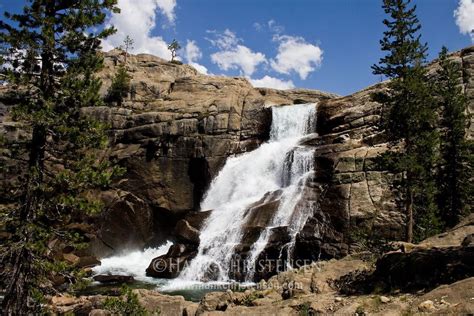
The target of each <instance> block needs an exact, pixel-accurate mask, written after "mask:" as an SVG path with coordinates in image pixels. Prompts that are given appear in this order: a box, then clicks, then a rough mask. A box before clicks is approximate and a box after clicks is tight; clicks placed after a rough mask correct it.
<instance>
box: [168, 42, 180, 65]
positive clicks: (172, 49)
mask: <svg viewBox="0 0 474 316" xmlns="http://www.w3.org/2000/svg"><path fill="white" fill-rule="evenodd" d="M168 49H169V50H170V52H171V61H172V62H173V61H175V58H176V55H177V51H178V50H180V49H181V45H180V44H179V42H178V41H177V40H175V39H174V40H173V41H172V42H171V43H169V45H168Z"/></svg>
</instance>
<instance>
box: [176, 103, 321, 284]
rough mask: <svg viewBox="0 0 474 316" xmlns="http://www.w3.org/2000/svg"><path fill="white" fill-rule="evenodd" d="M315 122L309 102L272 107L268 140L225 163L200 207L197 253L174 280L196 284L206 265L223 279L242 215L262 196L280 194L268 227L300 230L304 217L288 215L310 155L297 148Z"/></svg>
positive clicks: (255, 254)
mask: <svg viewBox="0 0 474 316" xmlns="http://www.w3.org/2000/svg"><path fill="white" fill-rule="evenodd" d="M315 120H316V105H315V104H299V105H292V106H281V107H273V108H272V126H271V133H270V140H269V141H268V142H267V143H264V144H263V145H261V146H260V147H259V148H258V149H256V150H254V151H251V152H248V153H244V154H242V155H239V156H235V157H231V158H229V159H227V161H226V164H225V165H224V167H223V169H222V170H221V171H220V172H219V174H218V175H217V177H216V178H215V179H214V180H213V181H212V183H211V186H210V188H209V190H208V191H207V193H206V195H205V197H204V199H203V201H202V203H201V209H202V210H209V209H210V210H212V212H211V215H210V216H209V218H208V219H207V221H206V223H205V224H204V226H203V228H202V229H201V234H200V238H201V240H200V245H199V251H198V255H197V256H196V258H194V259H193V260H192V261H191V263H190V265H189V266H188V267H187V268H186V269H185V270H184V271H183V272H182V274H181V276H180V277H179V279H178V280H176V281H177V282H186V281H188V282H189V281H193V280H194V281H199V280H202V279H203V278H205V274H206V270H207V269H208V267H209V266H210V265H211V264H213V265H214V266H216V267H218V271H219V276H218V279H219V281H227V280H228V279H229V264H230V260H231V259H232V255H233V254H234V247H235V246H236V245H238V244H239V242H240V240H241V238H242V233H243V232H242V229H241V223H242V222H243V221H244V215H245V211H246V210H247V209H248V207H249V206H250V205H251V204H252V203H255V202H257V201H259V200H260V199H261V198H262V197H263V196H264V195H265V194H266V193H268V192H273V191H276V190H279V189H282V191H283V193H282V200H281V203H280V207H279V209H278V211H277V214H276V215H275V218H274V219H273V221H272V226H281V225H282V224H285V225H288V223H290V222H293V221H294V223H295V224H294V225H293V224H291V225H289V228H290V235H291V234H293V233H292V231H296V230H299V229H300V228H301V227H300V226H302V225H301V224H299V223H300V222H301V221H303V220H304V221H306V219H305V218H304V217H305V216H306V215H298V214H294V212H293V210H294V208H295V206H296V203H297V202H298V200H299V196H300V195H301V193H302V188H301V187H302V182H304V180H305V179H306V177H307V175H308V174H309V173H310V171H311V170H312V169H313V162H312V161H313V158H312V156H313V154H312V151H311V150H308V149H306V148H304V147H299V146H298V144H299V142H300V140H301V139H302V138H303V137H304V136H305V135H307V134H309V133H313V132H315ZM300 213H305V212H300ZM296 233H297V232H296ZM296 233H294V235H296ZM268 234H269V232H268V229H267V230H265V231H264V232H263V233H262V235H261V236H260V238H259V244H258V245H257V244H256V245H255V246H254V248H253V249H252V254H251V257H252V258H253V257H255V258H254V259H256V258H257V257H258V254H259V253H260V252H261V250H263V248H264V246H265V244H266V241H267V240H268ZM262 245H263V246H262Z"/></svg>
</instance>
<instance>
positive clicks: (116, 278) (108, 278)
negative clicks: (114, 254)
mask: <svg viewBox="0 0 474 316" xmlns="http://www.w3.org/2000/svg"><path fill="white" fill-rule="evenodd" d="M93 279H94V281H97V282H100V283H104V284H120V283H131V282H133V281H135V279H134V278H133V276H130V275H116V274H99V275H95V276H94V277H93Z"/></svg>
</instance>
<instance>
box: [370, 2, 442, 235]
mask: <svg viewBox="0 0 474 316" xmlns="http://www.w3.org/2000/svg"><path fill="white" fill-rule="evenodd" d="M383 9H384V10H385V13H386V14H387V15H388V16H389V18H388V19H385V20H384V21H383V23H384V24H385V26H386V27H387V28H388V30H387V31H385V32H384V37H383V39H382V40H381V41H380V45H381V49H382V51H386V52H387V54H386V56H384V57H383V58H381V59H380V62H379V64H378V65H374V66H372V69H373V73H374V74H376V75H384V76H386V77H387V78H389V79H391V81H390V82H389V84H388V87H389V91H388V92H386V93H381V94H378V95H376V96H375V99H376V100H377V101H379V102H382V103H383V105H384V106H385V110H386V114H384V118H383V124H384V127H385V130H386V133H387V135H388V137H389V139H390V140H391V141H393V142H399V141H403V143H404V150H403V152H402V153H399V154H396V153H389V154H388V155H389V156H390V157H388V160H390V161H391V163H390V166H391V167H393V170H394V171H396V172H400V173H402V174H403V184H402V185H403V191H404V196H403V200H404V207H405V211H406V238H407V241H409V242H411V241H412V240H413V238H414V235H415V237H416V238H423V237H424V236H426V235H429V234H433V233H435V232H436V231H437V228H438V226H439V223H438V222H439V221H438V218H437V216H438V215H437V214H438V211H437V207H436V203H435V202H436V201H435V194H436V185H435V182H434V175H433V170H434V168H433V167H434V164H435V163H436V159H437V156H436V147H437V143H438V136H437V132H436V129H435V127H436V112H435V104H436V102H434V99H433V97H432V87H431V85H430V83H429V81H428V80H427V79H426V71H425V69H424V68H423V66H424V65H423V64H424V62H425V59H426V50H427V45H426V44H422V43H421V41H420V35H419V34H418V33H419V30H420V28H421V25H420V23H419V20H418V18H417V17H416V14H415V10H416V6H413V7H411V8H410V0H384V2H383ZM415 222H416V226H415ZM414 228H415V232H414Z"/></svg>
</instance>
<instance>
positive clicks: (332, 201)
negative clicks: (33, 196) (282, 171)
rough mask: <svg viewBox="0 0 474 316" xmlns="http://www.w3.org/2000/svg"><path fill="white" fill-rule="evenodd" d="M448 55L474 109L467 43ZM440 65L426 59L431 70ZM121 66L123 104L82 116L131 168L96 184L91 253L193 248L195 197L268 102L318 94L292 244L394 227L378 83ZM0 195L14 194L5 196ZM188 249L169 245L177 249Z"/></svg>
mask: <svg viewBox="0 0 474 316" xmlns="http://www.w3.org/2000/svg"><path fill="white" fill-rule="evenodd" d="M452 58H453V59H454V60H456V61H457V62H459V63H460V64H461V65H462V66H463V86H464V91H465V93H466V95H467V96H468V98H469V108H468V109H467V110H468V112H469V113H472V112H473V111H474V48H473V47H471V48H467V49H465V50H463V51H462V52H459V53H456V54H454V55H453V57H452ZM121 60H123V56H121V55H119V54H118V53H117V52H116V51H112V52H110V53H107V54H106V58H105V62H106V67H105V69H104V70H103V71H102V72H101V74H100V76H101V77H102V78H103V79H104V85H103V87H102V92H103V94H105V93H106V91H107V88H108V86H109V85H110V82H111V78H112V77H113V75H114V73H115V70H116V67H117V66H118V64H119V62H120V61H121ZM436 67H437V65H436V64H433V65H431V66H430V69H431V70H433V71H434V69H436ZM127 68H128V70H129V73H130V74H131V75H132V77H133V79H132V91H131V93H130V95H129V96H128V97H127V99H126V100H125V102H124V103H123V105H122V107H113V106H112V107H98V108H86V109H84V114H85V115H91V116H93V117H95V118H98V119H100V120H102V121H104V122H108V123H109V124H110V126H111V130H110V136H111V139H112V145H111V148H110V149H109V151H110V156H111V157H113V158H114V159H117V160H118V161H119V163H120V164H121V165H122V166H124V167H126V168H127V172H126V174H125V176H124V177H123V178H122V179H121V180H119V181H117V182H116V183H115V184H114V185H113V188H112V189H110V190H109V191H107V192H102V193H101V196H102V197H103V199H104V201H105V202H106V206H107V207H106V211H105V212H104V214H103V215H102V216H101V218H99V219H97V221H96V222H97V227H98V229H97V233H96V235H97V236H96V239H94V240H95V242H94V243H93V247H92V251H93V252H94V254H96V255H98V256H105V255H110V254H112V253H114V252H119V251H121V250H124V249H128V248H140V247H144V246H147V245H154V244H159V243H161V242H163V241H164V240H166V239H172V240H174V241H176V243H180V244H181V245H185V248H186V247H188V249H195V243H196V241H198V239H199V238H197V237H198V236H196V230H199V229H200V228H201V227H202V225H203V222H204V221H205V218H206V216H207V215H208V214H209V212H204V213H199V212H197V211H199V204H200V201H201V199H202V197H203V194H205V192H206V189H207V188H208V187H209V185H210V183H211V181H212V179H213V178H214V177H215V176H216V174H217V173H218V171H219V170H220V168H221V167H222V166H223V164H224V163H225V161H226V158H227V157H229V156H230V155H234V154H238V153H242V152H246V151H249V150H252V149H255V148H256V147H258V146H259V145H260V144H261V143H262V142H263V141H265V140H267V139H268V138H269V131H270V125H271V109H270V107H271V106H278V105H285V104H298V103H313V102H314V103H318V107H317V133H318V134H317V135H312V136H310V137H308V138H307V139H305V141H304V144H302V145H304V146H308V147H313V148H315V151H314V159H315V160H314V161H315V170H314V174H313V175H312V176H311V177H310V178H309V179H308V180H307V181H306V182H305V184H304V185H305V189H304V195H305V196H306V197H307V198H306V199H304V200H305V201H306V202H308V203H313V204H314V205H316V206H317V207H314V211H313V214H312V215H311V216H310V218H309V219H308V220H307V221H306V224H305V225H304V227H303V229H302V231H301V232H300V233H299V234H298V236H297V238H296V243H295V245H294V250H293V251H294V254H295V255H296V256H297V257H298V258H302V259H309V260H315V259H318V258H331V257H341V256H343V255H345V254H346V253H347V252H348V250H349V243H348V242H349V240H350V236H351V234H352V233H353V232H354V231H355V230H356V229H358V228H367V229H370V230H376V231H377V232H378V233H380V234H381V235H384V236H387V237H389V236H390V237H393V238H400V237H402V223H403V220H404V217H403V213H402V212H401V211H400V207H399V206H398V204H397V203H398V202H397V198H396V197H397V194H396V192H395V191H394V190H393V188H392V186H391V184H392V182H393V180H394V179H395V178H396V175H393V174H390V173H388V172H386V171H385V170H379V169H378V168H377V165H376V164H375V157H377V155H378V154H379V153H381V152H383V151H385V150H387V145H386V143H385V141H386V139H385V138H384V135H383V133H382V131H381V130H380V129H379V127H378V122H379V118H380V115H381V106H380V104H377V103H375V102H373V101H372V99H371V94H372V93H373V92H376V91H378V90H380V89H384V84H383V83H382V84H378V85H375V86H372V87H369V88H367V89H365V90H362V91H360V92H357V93H355V94H353V95H350V96H346V97H339V96H337V95H334V94H330V93H324V92H320V91H316V90H300V89H297V90H286V91H278V90H273V89H264V88H253V87H252V86H251V84H250V83H249V82H248V81H247V80H245V79H243V78H228V77H218V76H204V75H200V74H199V73H198V72H197V71H196V70H195V69H194V68H192V67H190V66H188V65H176V64H172V63H169V62H167V61H164V60H162V59H160V58H157V57H154V56H151V55H145V54H142V55H136V56H129V57H128V58H127ZM0 89H2V91H5V90H6V89H8V88H6V87H0ZM2 95H3V93H2ZM0 102H1V103H0V106H1V109H2V110H1V111H0V113H2V114H1V115H2V116H1V117H0V118H1V119H0V130H1V131H2V134H3V135H5V140H6V141H7V142H21V141H22V140H23V139H27V138H28V133H26V132H25V131H24V128H23V127H21V126H19V125H18V123H15V122H12V121H11V119H10V117H9V114H8V109H9V106H10V104H11V103H14V102H13V101H11V100H5V99H4V98H2V99H1V100H0ZM4 109H6V110H4ZM472 133H473V124H471V126H470V135H471V136H472ZM1 160H2V162H5V163H6V165H14V166H15V168H16V169H15V170H21V162H20V161H14V160H12V159H10V153H9V152H6V151H2V153H1ZM12 170H13V169H12ZM19 174H20V173H19V172H14V173H13V174H11V175H7V176H6V177H5V178H4V179H2V185H1V188H2V189H1V190H2V192H1V194H0V196H3V197H6V196H9V195H10V193H11V192H14V189H15V185H17V181H16V179H17V177H18V175H19ZM6 193H8V194H6ZM268 194H273V195H274V196H273V197H272V198H271V199H267V200H265V202H263V200H262V201H261V202H260V203H256V204H255V205H252V206H251V207H250V208H249V210H248V214H247V217H246V218H247V219H248V220H247V221H245V222H244V223H242V225H244V226H245V231H244V237H243V241H242V244H241V245H239V246H238V247H239V249H238V250H239V251H240V252H241V253H242V255H243V256H245V254H246V253H247V252H248V250H249V247H250V245H251V244H252V243H253V242H254V241H255V240H256V238H258V235H259V233H260V232H261V230H262V228H263V227H264V226H265V225H267V224H268V223H269V221H270V220H271V218H272V216H273V214H274V213H275V210H276V208H277V207H278V204H279V197H278V192H269V193H268ZM0 202H1V203H2V204H7V203H10V202H11V201H10V200H7V199H4V198H2V200H1V201H0ZM183 220H185V221H183ZM284 231H285V228H284V227H280V228H276V229H275V233H274V234H273V236H272V237H270V239H269V243H268V246H267V248H266V249H265V250H264V252H263V253H262V256H263V257H274V256H276V255H277V249H278V250H279V249H281V248H282V247H284V245H285V244H286V243H287V242H288V238H287V234H286V233H285V232H284ZM189 245H192V247H191V248H189V247H190V246H189ZM193 247H194V248H193ZM193 251H194V250H192V251H191V250H190V251H189V252H188V251H187V250H186V251H184V250H183V251H175V252H174V253H173V255H175V257H183V256H188V255H192V253H193ZM267 272H268V274H272V273H273V272H274V271H267ZM261 277H262V276H261Z"/></svg>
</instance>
